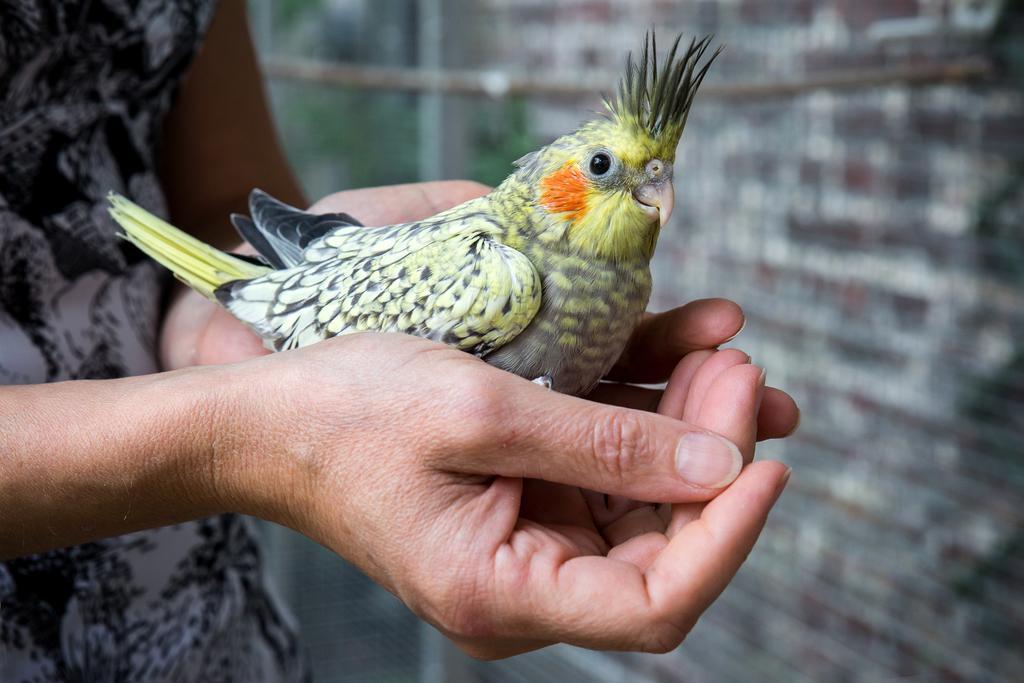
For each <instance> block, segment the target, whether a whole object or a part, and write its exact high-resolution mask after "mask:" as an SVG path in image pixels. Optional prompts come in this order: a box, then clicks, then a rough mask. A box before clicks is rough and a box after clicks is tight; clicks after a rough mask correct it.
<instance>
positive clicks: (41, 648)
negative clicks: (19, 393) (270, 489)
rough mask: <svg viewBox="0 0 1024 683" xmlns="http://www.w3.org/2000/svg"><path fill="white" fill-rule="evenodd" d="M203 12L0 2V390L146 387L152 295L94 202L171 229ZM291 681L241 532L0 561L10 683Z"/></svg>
mask: <svg viewBox="0 0 1024 683" xmlns="http://www.w3.org/2000/svg"><path fill="white" fill-rule="evenodd" d="M212 12H213V2H211V0H178V1H173V0H0V384H20V383H39V382H53V381H57V380H66V379H87V378H89V379H101V378H110V377H121V376H125V375H137V374H142V373H148V372H153V371H155V370H156V361H155V357H154V349H155V337H156V327H157V319H158V308H159V297H160V292H161V288H162V286H163V284H164V279H163V276H162V275H161V274H160V273H158V271H157V269H156V268H155V267H153V266H152V265H151V264H150V263H148V262H146V261H145V260H144V259H143V258H142V256H141V255H140V254H139V253H138V252H136V251H135V250H134V249H133V248H132V247H130V246H129V245H128V244H127V243H126V242H124V241H121V240H119V239H118V238H117V237H116V234H115V233H116V230H115V226H114V225H113V223H112V222H111V220H110V219H109V217H108V216H107V214H106V208H105V200H104V197H105V195H106V193H107V191H108V190H116V191H118V192H121V193H123V194H125V195H127V196H128V197H131V198H133V199H134V200H135V201H136V202H138V203H140V204H142V205H144V206H147V207H148V208H149V209H151V210H154V211H156V212H157V213H164V209H165V206H164V199H163V195H162V194H161V191H160V186H159V184H158V182H157V178H156V175H155V173H154V165H155V154H156V151H157V144H158V140H159V135H160V127H161V123H162V119H163V117H164V115H165V114H166V112H167V110H168V108H169V106H170V103H171V100H172V98H173V95H174V92H175V90H176V88H177V86H178V82H179V80H180V78H181V76H182V74H183V73H184V72H185V70H186V68H187V67H188V65H189V63H190V61H191V59H192V57H193V55H194V53H195V50H196V49H197V47H198V44H199V42H200V40H201V39H202V36H203V33H204V31H205V29H206V25H207V23H208V22H209V20H210V16H211V14H212ZM69 504H71V502H69ZM0 524H3V521H2V520H0ZM304 676H305V667H304V664H303V660H302V658H301V657H300V655H299V652H298V650H297V645H296V640H295V636H294V632H293V629H292V628H291V626H290V624H289V623H288V622H287V620H286V619H285V618H284V615H283V614H282V612H281V610H280V609H279V608H278V607H277V605H276V604H275V602H274V600H273V599H272V598H271V596H270V595H269V594H268V591H267V589H266V587H265V586H264V583H263V577H262V574H261V570H260V559H259V552H258V548H257V545H256V542H255V539H254V536H253V534H252V532H251V531H250V529H249V528H248V526H247V524H246V523H245V521H244V520H243V519H242V518H239V517H235V516H231V515H227V516H222V517H217V518H213V519H207V520H201V521H198V522H192V523H188V524H179V525H176V526H172V527H166V528H162V529H156V530H152V531H145V532H140V533H135V534H130V535H127V536H122V537H120V538H113V539H107V540H103V541H98V542H95V543H87V544H84V545H81V546H77V547H73V548H67V549H63V550H57V551H53V552H48V553H43V554H39V555H34V556H29V557H23V558H19V559H15V560H11V561H8V562H6V563H0V681H3V682H4V683H8V682H15V681H164V680H166V681H228V680H237V681H261V680H275V681H276V680H295V679H301V678H303V677H304Z"/></svg>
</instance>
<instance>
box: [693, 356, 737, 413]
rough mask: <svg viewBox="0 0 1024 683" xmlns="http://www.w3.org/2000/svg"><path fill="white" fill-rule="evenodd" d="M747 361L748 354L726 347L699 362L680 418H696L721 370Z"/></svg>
mask: <svg viewBox="0 0 1024 683" xmlns="http://www.w3.org/2000/svg"><path fill="white" fill-rule="evenodd" d="M749 362H750V356H748V355H747V354H745V353H743V352H742V351H740V350H739V349H726V350H725V351H716V352H715V354H714V355H713V356H712V357H711V358H708V359H707V360H706V361H704V362H703V363H701V366H700V367H699V368H698V369H697V372H696V373H694V376H693V380H691V382H690V390H689V391H688V392H687V394H686V406H685V407H684V408H683V417H682V419H684V420H687V421H690V422H694V421H696V420H697V418H698V416H699V415H700V407H701V405H703V404H704V396H705V394H707V392H708V389H709V388H710V387H711V385H712V383H713V382H714V381H715V378H716V377H718V375H719V374H721V373H722V371H724V370H726V369H728V368H731V367H733V366H735V365H743V364H745V363H749Z"/></svg>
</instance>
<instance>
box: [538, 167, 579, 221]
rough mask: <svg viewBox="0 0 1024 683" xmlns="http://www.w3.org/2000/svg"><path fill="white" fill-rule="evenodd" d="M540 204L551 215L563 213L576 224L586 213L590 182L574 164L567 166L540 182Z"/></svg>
mask: <svg viewBox="0 0 1024 683" xmlns="http://www.w3.org/2000/svg"><path fill="white" fill-rule="evenodd" d="M540 186H541V194H540V203H541V206H543V207H544V208H545V209H547V210H548V211H549V212H551V213H564V214H567V217H568V218H569V220H570V221H572V222H574V223H575V222H576V221H577V220H578V219H579V218H581V217H582V216H583V215H584V214H585V213H586V212H587V192H588V190H589V189H590V181H589V180H587V177H586V176H585V175H583V171H581V170H580V169H579V167H577V166H576V165H575V164H568V165H566V166H563V167H562V168H560V169H558V170H557V171H555V172H554V173H550V174H548V175H546V176H544V178H542V179H541V181H540Z"/></svg>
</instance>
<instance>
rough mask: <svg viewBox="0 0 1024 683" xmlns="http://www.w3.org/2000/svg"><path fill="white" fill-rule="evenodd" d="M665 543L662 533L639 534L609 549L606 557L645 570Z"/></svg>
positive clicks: (666, 541)
mask: <svg viewBox="0 0 1024 683" xmlns="http://www.w3.org/2000/svg"><path fill="white" fill-rule="evenodd" d="M667 545H668V539H667V538H665V534H663V533H657V532H651V533H646V534H640V535H636V536H633V537H631V538H630V539H629V540H627V541H625V542H623V543H622V544H620V545H617V546H615V547H614V548H612V549H611V550H609V551H608V559H611V560H617V561H619V562H628V563H630V564H631V565H633V566H634V567H636V568H637V569H639V570H640V571H642V572H645V571H647V569H648V568H649V567H650V566H651V564H653V563H654V560H655V559H657V557H658V553H660V552H661V551H662V550H664V549H665V546H667Z"/></svg>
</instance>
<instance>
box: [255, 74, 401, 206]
mask: <svg viewBox="0 0 1024 683" xmlns="http://www.w3.org/2000/svg"><path fill="white" fill-rule="evenodd" d="M272 94H273V101H274V109H275V114H276V116H277V120H278V121H279V122H280V123H281V134H282V137H283V138H284V146H285V148H286V149H287V150H288V154H289V157H290V160H291V162H292V165H293V166H294V167H295V168H296V169H297V170H298V172H299V174H300V176H301V178H302V180H303V183H304V184H305V186H306V189H307V191H308V192H309V193H310V195H311V196H312V197H313V198H317V197H320V196H322V195H324V194H327V193H329V192H335V191H338V190H342V189H346V188H350V187H365V186H370V185H386V184H391V183H406V182H411V181H414V180H416V177H417V172H418V170H417V158H416V144H417V130H416V121H417V119H416V100H415V97H414V96H412V95H408V94H401V93H379V92H375V91H373V92H365V91H352V90H341V89H336V88H322V87H318V86H312V85H306V84H276V85H275V86H274V87H273V89H272Z"/></svg>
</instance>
